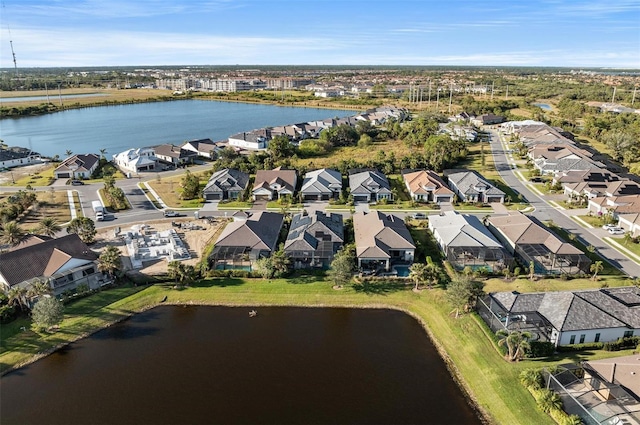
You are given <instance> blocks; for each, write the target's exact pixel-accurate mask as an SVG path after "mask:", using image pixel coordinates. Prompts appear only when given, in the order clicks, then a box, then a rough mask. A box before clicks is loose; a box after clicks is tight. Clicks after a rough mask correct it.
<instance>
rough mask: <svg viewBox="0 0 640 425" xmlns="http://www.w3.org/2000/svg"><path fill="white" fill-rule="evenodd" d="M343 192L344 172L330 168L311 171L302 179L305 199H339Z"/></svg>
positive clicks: (302, 190) (302, 192) (303, 197)
mask: <svg viewBox="0 0 640 425" xmlns="http://www.w3.org/2000/svg"><path fill="white" fill-rule="evenodd" d="M341 192H342V174H340V172H339V171H336V170H331V169H329V168H322V169H320V170H315V171H310V172H308V173H307V174H305V175H304V180H303V181H302V189H300V193H301V194H302V199H304V200H305V201H317V200H322V201H326V200H329V199H337V198H338V197H340V193H341Z"/></svg>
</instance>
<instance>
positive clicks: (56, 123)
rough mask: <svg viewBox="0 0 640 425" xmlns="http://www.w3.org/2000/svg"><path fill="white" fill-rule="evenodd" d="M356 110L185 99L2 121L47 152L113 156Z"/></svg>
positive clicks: (17, 140) (8, 138) (8, 133)
mask: <svg viewBox="0 0 640 425" xmlns="http://www.w3.org/2000/svg"><path fill="white" fill-rule="evenodd" d="M354 114H355V112H354V111H344V110H335V109H317V108H293V107H281V106H273V105H256V104H246V103H231V102H214V101H206V100H180V101H172V102H151V103H139V104H133V105H117V106H100V107H92V108H82V109H73V110H69V111H63V112H57V113H54V114H47V115H40V116H35V117H21V118H5V119H2V120H0V139H2V140H3V141H4V142H5V143H6V144H8V145H9V146H23V147H31V149H33V150H34V151H36V152H39V153H40V154H42V155H46V156H54V155H60V156H61V157H65V151H66V150H71V151H72V152H74V153H96V154H97V153H99V151H100V149H106V150H107V155H108V156H109V157H110V156H111V155H114V154H116V153H119V152H122V151H124V150H126V149H129V148H138V147H145V146H153V145H159V144H162V143H173V144H176V145H178V144H182V143H183V142H185V141H187V140H195V139H206V138H209V139H211V140H214V141H218V140H226V139H227V138H228V137H229V136H231V135H233V134H237V133H240V132H243V131H249V130H253V129H257V128H263V127H269V126H279V125H286V124H295V123H299V122H306V121H315V120H321V119H325V118H332V117H336V116H338V117H345V116H348V115H354Z"/></svg>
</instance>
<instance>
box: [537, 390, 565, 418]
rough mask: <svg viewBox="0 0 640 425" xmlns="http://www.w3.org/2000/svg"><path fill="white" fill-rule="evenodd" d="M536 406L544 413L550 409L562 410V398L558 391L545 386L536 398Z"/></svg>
mask: <svg viewBox="0 0 640 425" xmlns="http://www.w3.org/2000/svg"><path fill="white" fill-rule="evenodd" d="M538 406H539V407H540V410H542V411H543V412H545V413H549V412H550V411H552V410H562V399H561V398H560V396H559V395H558V393H556V392H554V391H551V390H548V389H546V388H545V389H543V390H542V394H541V395H540V398H539V399H538Z"/></svg>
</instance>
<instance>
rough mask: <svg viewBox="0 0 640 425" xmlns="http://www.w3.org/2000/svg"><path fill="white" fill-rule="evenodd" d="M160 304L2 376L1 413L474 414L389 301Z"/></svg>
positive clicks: (420, 333) (228, 419) (122, 420)
mask: <svg viewBox="0 0 640 425" xmlns="http://www.w3.org/2000/svg"><path fill="white" fill-rule="evenodd" d="M249 310H250V308H231V307H199V306H190V307H171V306H165V307H159V308H155V309H153V310H150V311H148V312H145V313H142V314H139V315H136V316H134V317H132V318H131V319H129V320H127V321H125V322H123V323H120V324H117V325H114V326H112V327H111V328H108V329H105V330H102V331H100V332H98V333H96V334H94V335H93V336H91V337H89V338H86V339H84V340H81V341H78V342H77V343H74V344H71V345H70V346H68V347H67V348H65V349H63V350H61V351H58V352H56V353H54V354H52V355H50V356H48V357H46V358H44V359H42V360H40V361H38V362H36V363H33V364H31V365H29V366H26V367H24V368H22V369H20V370H17V371H14V372H12V373H10V374H8V375H5V376H4V377H2V378H1V382H0V383H1V385H0V396H1V397H0V399H1V400H2V409H1V410H0V422H1V423H2V424H3V425H9V424H297V423H305V424H373V423H375V424H392V423H393V424H419V423H424V424H456V425H464V424H474V425H475V424H480V423H481V421H480V420H479V418H478V416H477V414H476V413H475V412H474V410H473V409H472V408H471V407H470V406H469V404H467V402H466V399H465V397H464V395H463V394H462V392H461V390H460V388H459V387H458V386H457V385H456V384H455V382H454V381H453V379H452V378H451V376H450V375H449V373H448V371H447V369H446V367H445V364H444V362H443V360H442V358H441V357H440V356H439V355H438V353H437V351H436V350H435V348H434V346H433V344H432V343H431V341H430V340H429V339H428V337H427V336H426V334H425V332H424V330H423V329H422V328H421V326H420V325H419V324H418V322H417V321H416V320H414V319H413V318H411V317H410V316H408V315H406V314H404V313H401V312H397V311H391V310H359V309H304V308H278V307H270V308H266V307H260V308H258V315H257V316H256V317H254V318H250V317H249V315H248V312H249Z"/></svg>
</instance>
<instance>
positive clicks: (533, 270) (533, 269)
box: [529, 260, 536, 280]
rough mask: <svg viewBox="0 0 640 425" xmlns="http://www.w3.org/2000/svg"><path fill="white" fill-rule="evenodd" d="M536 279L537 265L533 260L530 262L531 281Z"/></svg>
mask: <svg viewBox="0 0 640 425" xmlns="http://www.w3.org/2000/svg"><path fill="white" fill-rule="evenodd" d="M535 277H536V263H535V262H534V261H533V260H531V261H530V262H529V280H533V279H534V278H535Z"/></svg>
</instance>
